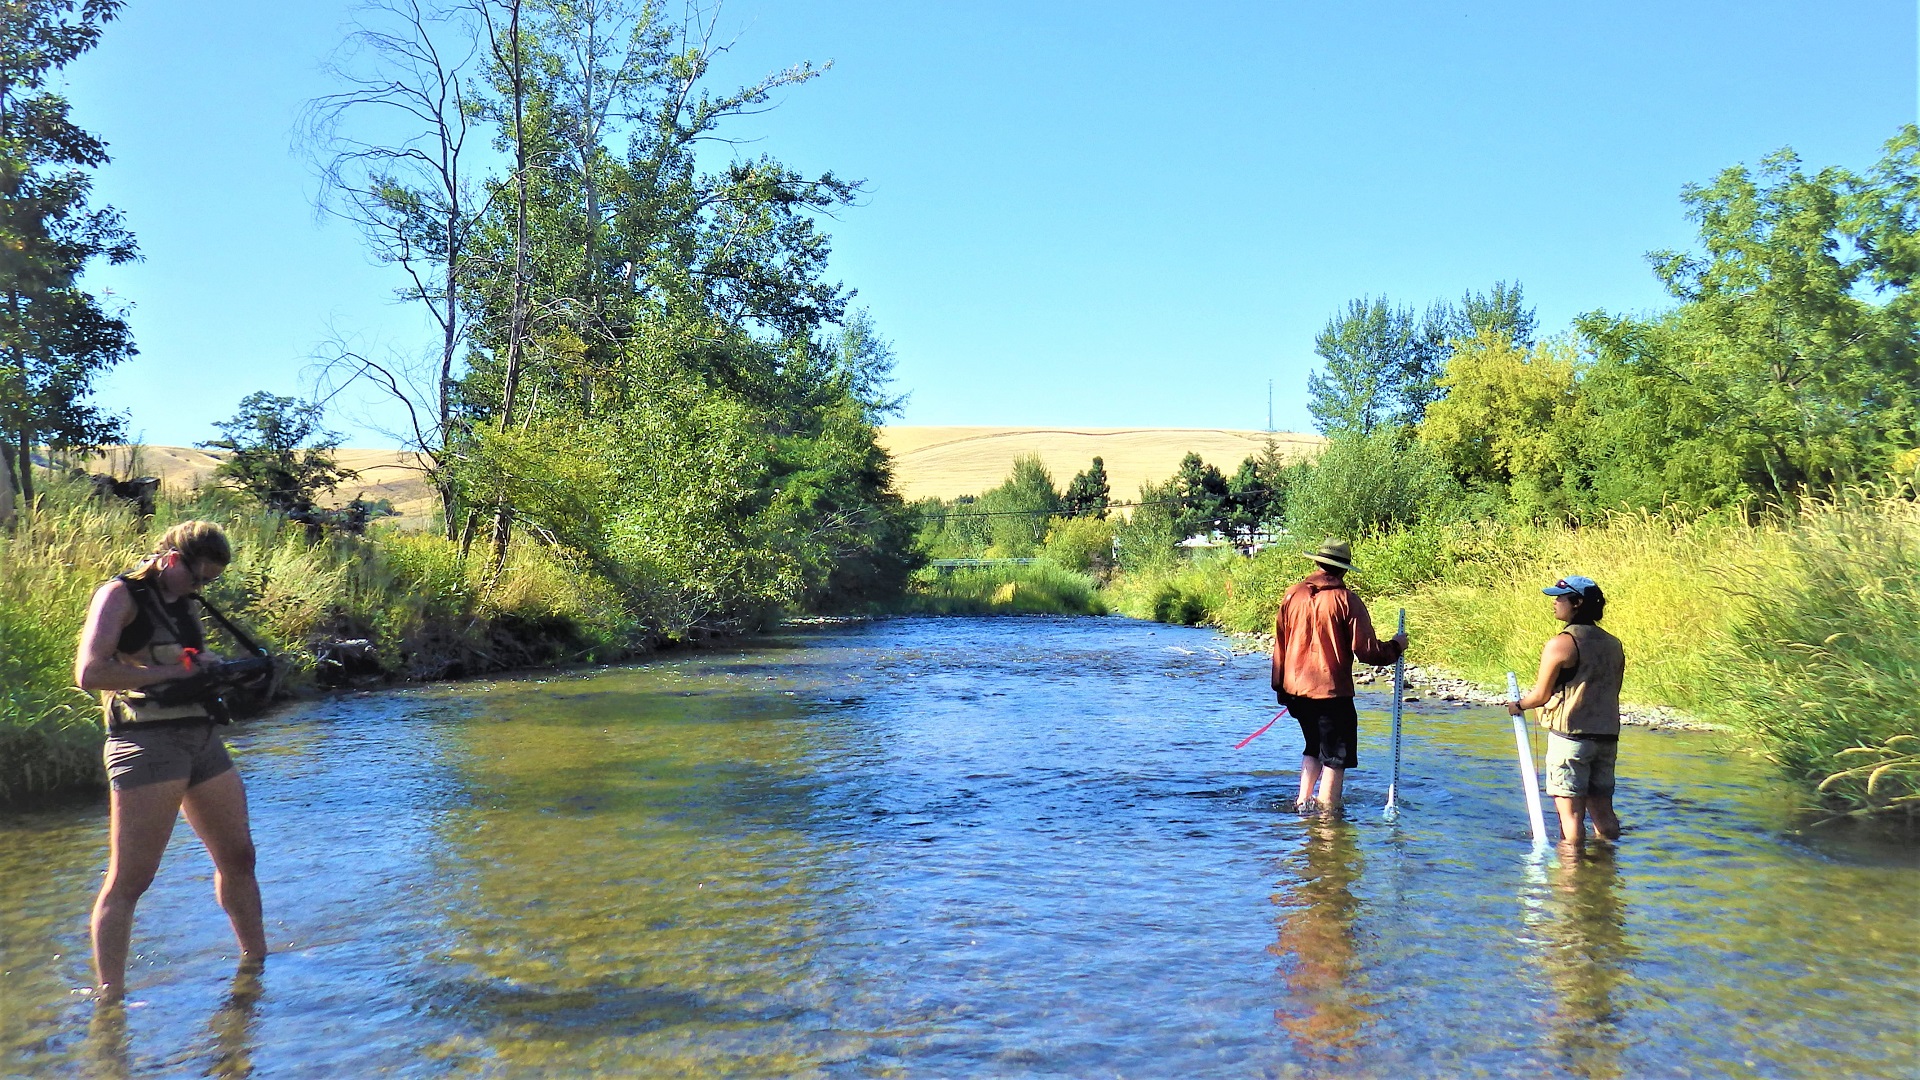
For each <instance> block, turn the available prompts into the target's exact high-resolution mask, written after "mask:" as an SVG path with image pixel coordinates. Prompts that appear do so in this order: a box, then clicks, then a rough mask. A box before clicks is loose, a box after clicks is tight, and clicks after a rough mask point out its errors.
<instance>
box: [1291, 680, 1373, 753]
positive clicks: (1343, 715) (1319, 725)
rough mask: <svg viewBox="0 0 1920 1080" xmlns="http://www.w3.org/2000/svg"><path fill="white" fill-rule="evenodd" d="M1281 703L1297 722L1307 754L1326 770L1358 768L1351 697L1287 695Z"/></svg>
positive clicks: (1357, 718) (1356, 729) (1357, 725)
mask: <svg viewBox="0 0 1920 1080" xmlns="http://www.w3.org/2000/svg"><path fill="white" fill-rule="evenodd" d="M1285 704H1286V706H1287V711H1288V712H1290V713H1292V714H1293V718H1294V719H1295V720H1297V721H1299V723H1300V737H1301V738H1303V739H1305V740H1306V742H1307V748H1306V750H1305V754H1306V756H1307V757H1310V758H1319V759H1320V764H1322V765H1324V766H1326V767H1327V768H1329V769H1357V768H1359V767H1360V714H1359V713H1357V712H1355V711H1354V708H1353V699H1352V698H1350V697H1337V698H1297V697H1290V698H1287V699H1286V701H1285Z"/></svg>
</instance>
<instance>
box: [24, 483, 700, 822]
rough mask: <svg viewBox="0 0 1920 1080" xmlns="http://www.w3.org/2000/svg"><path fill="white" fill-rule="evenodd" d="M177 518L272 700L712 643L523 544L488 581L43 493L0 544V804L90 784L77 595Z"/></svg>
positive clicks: (478, 562) (270, 519) (369, 548)
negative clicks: (258, 655)
mask: <svg viewBox="0 0 1920 1080" xmlns="http://www.w3.org/2000/svg"><path fill="white" fill-rule="evenodd" d="M191 518H205V519H208V520H212V521H216V522H219V523H220V525H221V526H222V527H223V528H224V529H226V530H227V533H228V535H229V537H230V538H231V539H232V541H233V546H234V562H233V564H232V565H231V566H230V567H228V569H227V572H226V573H225V574H224V575H222V576H221V578H220V579H219V580H218V581H217V582H215V583H214V584H213V585H212V586H210V587H209V588H208V589H207V596H208V598H209V599H210V600H211V601H212V602H213V603H214V604H215V605H216V606H218V607H219V608H220V609H221V610H222V611H223V612H225V613H226V614H228V615H229V616H231V617H232V618H234V619H235V620H236V621H238V622H239V623H241V624H242V625H243V626H244V627H246V628H247V629H248V630H249V632H251V633H253V634H254V635H255V636H256V637H258V638H259V639H260V641H261V642H262V644H264V645H265V646H266V647H267V648H268V649H269V650H270V651H272V652H273V653H275V655H276V656H277V657H278V658H279V659H280V661H281V671H280V678H279V681H278V683H277V685H276V686H275V687H274V689H273V691H272V693H273V694H274V696H275V697H286V696H290V695H294V694H299V693H304V692H308V691H317V690H323V689H326V688H329V687H337V686H347V685H355V684H362V683H374V682H377V683H386V682H417V681H428V680H436V679H455V678H465V677H472V676H476V675H482V674H487V673H491V672H501V671H509V670H514V669H519V668H528V667H540V666H551V665H558V664H572V663H605V662H611V661H616V660H625V659H630V658H633V657H636V656H640V655H644V654H646V653H648V652H650V651H652V650H654V649H656V648H658V647H660V646H661V645H663V644H666V643H669V642H672V641H676V640H689V639H697V638H700V637H702V636H709V635H710V634H711V633H713V632H717V628H716V627H715V626H713V625H710V624H707V623H703V622H700V621H697V620H692V619H688V620H682V621H679V622H673V621H669V620H666V619H664V618H662V617H661V612H660V611H659V610H658V609H659V608H661V607H663V606H664V602H665V601H667V600H670V599H672V597H670V596H668V595H665V590H662V594H660V595H654V594H640V595H635V594H633V593H630V592H625V591H622V590H616V589H614V588H613V587H612V586H610V585H608V584H606V583H605V582H603V581H602V580H600V579H599V578H597V577H596V576H594V575H593V574H592V573H590V572H588V571H587V570H586V569H585V568H582V567H578V566H574V565H570V564H568V563H567V562H565V561H564V560H563V559H562V557H561V556H560V555H558V554H557V553H556V552H555V551H554V550H553V549H551V548H548V547H544V546H542V545H538V544H530V543H516V544H515V545H514V546H513V547H512V548H511V550H510V551H509V553H508V558H507V560H506V564H505V565H504V566H503V567H502V568H501V569H500V571H499V572H498V573H491V572H490V571H489V569H488V567H487V566H486V565H485V563H486V560H484V559H479V558H474V559H468V560H463V559H462V558H461V557H460V552H459V549H458V547H457V545H455V544H453V543H451V542H449V541H447V540H446V539H445V538H444V537H441V536H437V535H434V534H431V533H420V532H399V531H384V532H374V533H372V534H370V535H367V536H351V535H342V534H337V533H331V532H328V533H319V534H315V533H312V532H310V531H309V530H308V529H307V528H306V527H305V526H301V525H297V524H290V523H288V522H287V521H286V520H285V519H284V518H282V517H280V516H279V515H276V514H271V513H267V512H265V511H262V510H259V509H258V508H256V507H253V506H251V505H249V504H246V503H244V502H242V501H241V500H240V499H238V498H237V497H235V496H233V495H232V494H230V493H227V492H224V491H221V490H218V489H208V490H202V491H195V492H192V493H189V494H176V495H170V496H163V497H162V498H161V499H160V501H159V505H158V506H157V507H156V510H155V514H154V516H153V517H152V518H151V519H143V518H142V517H141V516H140V515H139V514H138V513H137V512H136V511H135V510H134V508H133V507H131V506H129V505H126V504H122V503H119V502H117V501H109V502H101V501H99V500H96V499H95V498H93V497H92V495H91V491H90V489H88V488H86V487H84V486H82V485H78V484H72V483H54V484H50V485H48V488H47V490H46V491H45V493H44V494H43V496H42V498H41V499H40V502H39V505H38V506H37V507H36V508H35V509H33V510H32V511H30V512H27V513H24V514H22V515H21V518H20V520H19V521H17V522H16V524H15V527H14V529H13V531H12V532H11V533H10V534H0V566H4V567H5V568H6V573H5V574H4V575H0V801H4V802H12V803H21V802H24V801H31V800H34V799H37V798H41V797H44V796H47V795H50V794H52V793H55V792H59V791H63V790H69V789H86V788H97V787H100V786H101V785H103V784H104V781H105V778H104V773H103V771H102V766H101V763H100V746H101V741H102V734H101V725H100V712H99V705H98V703H97V702H96V701H95V700H94V698H93V696H92V695H89V694H84V693H81V692H80V691H79V690H77V689H75V688H74V687H73V685H72V682H73V676H72V671H73V651H74V642H75V640H76V637H77V635H78V632H79V627H80V625H81V623H82V621H83V620H84V618H85V615H86V610H87V605H88V602H89V600H90V598H91V596H92V594H93V591H94V589H95V588H96V587H98V586H99V584H100V583H101V582H102V581H105V580H106V579H108V578H110V577H112V576H113V575H114V574H117V573H120V572H123V571H125V570H127V569H130V568H132V567H133V566H134V565H135V564H136V563H137V562H138V561H139V559H140V558H141V557H142V556H143V555H145V554H146V553H147V552H149V551H150V550H151V549H152V546H153V542H154V539H155V538H157V537H158V536H159V535H160V534H161V533H162V532H163V531H165V529H166V528H167V527H168V526H169V525H171V524H172V523H174V522H176V521H182V520H188V519H191ZM214 647H215V649H216V650H217V651H228V652H230V651H231V650H232V646H231V644H230V643H226V642H224V641H219V640H218V639H216V642H215V645H214ZM251 704H253V705H254V706H255V707H258V706H259V705H260V704H262V703H261V702H253V703H251Z"/></svg>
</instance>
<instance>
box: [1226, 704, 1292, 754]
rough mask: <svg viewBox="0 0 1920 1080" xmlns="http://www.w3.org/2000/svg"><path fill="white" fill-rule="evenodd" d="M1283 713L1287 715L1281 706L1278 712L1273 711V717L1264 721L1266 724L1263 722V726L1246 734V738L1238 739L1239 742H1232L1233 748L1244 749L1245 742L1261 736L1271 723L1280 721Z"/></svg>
mask: <svg viewBox="0 0 1920 1080" xmlns="http://www.w3.org/2000/svg"><path fill="white" fill-rule="evenodd" d="M1285 715H1287V710H1286V709H1285V708H1284V707H1283V708H1282V709H1281V710H1280V711H1279V712H1277V713H1274V714H1273V719H1271V720H1269V721H1267V722H1266V724H1264V725H1263V726H1262V727H1261V728H1260V730H1259V731H1256V732H1254V733H1253V734H1251V735H1249V736H1247V737H1246V738H1244V739H1241V740H1240V741H1239V742H1237V743H1234V744H1233V748H1234V749H1235V750H1244V749H1246V746H1247V744H1248V743H1250V742H1252V741H1253V740H1255V739H1257V738H1259V737H1260V736H1262V735H1265V734H1266V733H1267V728H1270V727H1272V726H1273V725H1275V724H1277V723H1279V722H1280V718H1281V717H1283V716H1285Z"/></svg>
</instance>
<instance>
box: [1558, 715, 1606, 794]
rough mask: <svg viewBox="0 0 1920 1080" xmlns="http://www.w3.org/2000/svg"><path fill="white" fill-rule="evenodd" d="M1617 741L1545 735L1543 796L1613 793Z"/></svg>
mask: <svg viewBox="0 0 1920 1080" xmlns="http://www.w3.org/2000/svg"><path fill="white" fill-rule="evenodd" d="M1619 757H1620V743H1619V740H1617V739H1606V740H1604V741H1603V740H1600V739H1569V738H1567V737H1566V736H1565V735H1556V734H1554V733H1553V732H1551V731H1549V732H1547V794H1549V795H1557V796H1559V797H1560V798H1563V799H1577V798H1579V797H1580V796H1582V795H1611V794H1613V765H1614V762H1615V761H1617V760H1618V759H1619Z"/></svg>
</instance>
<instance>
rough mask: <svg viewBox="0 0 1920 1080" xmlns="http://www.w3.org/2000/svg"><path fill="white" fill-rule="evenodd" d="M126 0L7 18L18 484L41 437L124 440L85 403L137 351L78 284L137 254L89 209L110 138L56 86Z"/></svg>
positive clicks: (9, 405) (3, 349)
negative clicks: (72, 108)
mask: <svg viewBox="0 0 1920 1080" xmlns="http://www.w3.org/2000/svg"><path fill="white" fill-rule="evenodd" d="M119 9H120V4H119V3H118V0H89V2H88V3H86V4H84V5H81V6H79V7H78V10H77V11H76V5H75V4H74V3H72V2H71V0H19V2H16V3H10V4H8V5H7V6H6V9H5V15H4V17H3V18H0V433H4V438H0V441H4V442H6V443H9V444H10V445H11V449H10V452H9V453H8V454H6V455H0V457H4V458H5V459H6V462H8V463H10V464H11V465H12V466H13V467H16V468H17V469H18V470H19V471H18V479H19V482H20V483H19V490H20V492H21V494H22V495H23V496H25V497H26V498H27V499H28V500H29V501H31V499H32V497H33V475H32V470H31V467H30V462H31V457H32V454H33V452H34V448H35V447H36V446H38V445H39V444H40V443H42V442H46V443H49V444H51V445H53V446H56V447H62V448H68V449H91V448H93V447H96V446H98V445H100V444H101V443H104V442H108V441H111V440H114V439H117V438H118V437H119V433H120V431H121V429H122V427H123V422H122V421H121V420H120V418H118V417H115V416H110V415H106V414H103V413H101V412H100V411H99V410H98V409H96V408H95V407H93V406H92V405H89V404H88V403H87V401H86V398H87V396H88V395H89V394H90V393H91V391H92V386H93V381H94V380H95V379H96V378H98V377H99V376H100V375H101V374H102V373H104V372H105V371H106V370H107V369H108V368H111V367H112V366H113V365H115V364H117V363H119V362H120V361H122V360H125V359H126V358H127V357H129V356H132V355H133V354H134V352H135V350H134V347H133V334H132V331H131V329H130V328H129V327H128V325H127V323H126V321H125V320H124V319H122V318H121V317H119V315H117V314H113V313H109V312H108V311H106V310H105V309H103V308H102V307H101V306H100V303H99V301H98V300H97V299H96V298H95V297H94V296H93V294H91V293H89V292H87V291H86V290H85V289H83V288H81V287H80V285H79V281H80V279H81V276H82V274H83V272H84V271H85V269H86V268H87V266H88V264H90V263H92V262H94V261H95V260H98V259H105V260H106V261H107V262H108V263H114V264H117V263H124V262H127V261H130V260H132V259H133V258H135V249H134V243H133V237H132V236H131V235H130V234H129V233H128V232H127V231H126V229H124V228H123V227H122V226H121V222H120V214H119V212H118V211H116V210H114V209H112V208H111V207H102V208H98V209H95V208H92V207H89V206H88V203H87V200H88V197H89V195H90V194H91V191H92V178H91V176H90V174H89V172H88V170H91V169H94V168H97V167H99V166H101V165H104V164H106V162H107V150H106V144H105V143H104V142H102V141H101V140H100V139H98V138H96V137H95V136H93V135H91V134H89V133H88V132H86V131H84V130H82V129H81V128H80V127H78V126H76V125H75V124H74V123H73V122H72V121H71V120H70V119H69V118H68V105H67V99H66V97H65V96H64V95H62V94H60V93H58V92H57V91H56V90H54V89H52V87H55V86H59V85H60V84H61V82H62V81H63V80H62V76H61V75H60V71H61V69H62V68H64V67H66V66H67V65H68V64H70V63H72V62H73V61H74V60H76V59H78V58H79V57H80V56H81V55H82V54H84V53H86V52H87V51H88V50H90V49H92V48H93V47H94V45H96V44H97V43H98V42H99V39H100V33H101V30H102V28H103V27H104V25H105V24H106V23H107V22H110V21H111V20H112V19H113V18H114V17H115V16H116V15H117V14H119Z"/></svg>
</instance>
